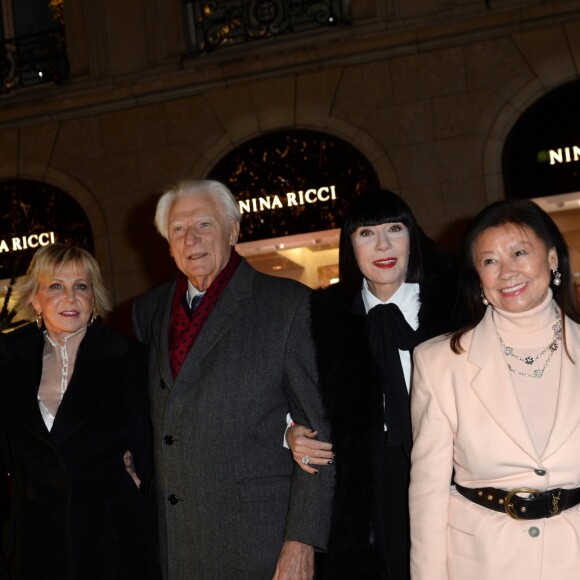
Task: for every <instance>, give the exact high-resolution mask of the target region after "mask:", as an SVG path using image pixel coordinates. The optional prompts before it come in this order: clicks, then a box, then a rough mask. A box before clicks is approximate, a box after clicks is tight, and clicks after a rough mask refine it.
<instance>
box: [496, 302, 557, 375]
mask: <svg viewBox="0 0 580 580" xmlns="http://www.w3.org/2000/svg"><path fill="white" fill-rule="evenodd" d="M552 330H553V331H554V338H552V340H551V341H550V344H549V345H548V346H547V347H546V348H544V349H543V350H542V351H541V352H539V353H538V354H537V355H536V356H523V357H522V356H520V355H519V354H517V353H516V352H514V349H513V347H511V346H509V345H507V344H506V343H505V342H504V341H503V338H502V337H501V335H500V333H499V331H498V330H497V328H496V329H495V331H496V333H497V337H498V338H499V342H500V343H501V346H502V348H503V353H504V354H505V355H506V356H511V357H512V358H515V359H516V360H519V361H520V362H523V363H525V364H526V365H533V364H534V363H535V362H536V361H537V360H538V359H539V358H541V357H542V356H544V355H545V354H546V353H547V352H549V354H548V358H547V359H546V362H545V363H544V366H543V367H542V368H541V369H534V370H533V371H532V372H531V373H526V372H524V371H520V370H518V369H514V368H513V367H512V366H511V365H510V364H509V363H508V368H509V370H510V371H511V372H512V373H514V374H516V375H520V376H522V377H529V378H530V379H541V378H542V376H543V375H544V371H545V370H546V369H547V368H548V365H549V364H550V362H551V360H552V357H553V356H554V353H555V352H556V351H557V350H558V341H559V340H562V320H561V318H560V312H559V311H558V309H556V322H555V323H554V325H553V326H552Z"/></svg>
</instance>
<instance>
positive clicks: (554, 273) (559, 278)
mask: <svg viewBox="0 0 580 580" xmlns="http://www.w3.org/2000/svg"><path fill="white" fill-rule="evenodd" d="M552 276H554V279H553V280H552V282H553V283H554V286H559V285H560V284H561V283H562V274H560V272H558V268H556V269H555V270H552Z"/></svg>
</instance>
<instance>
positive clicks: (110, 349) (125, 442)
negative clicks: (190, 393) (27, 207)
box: [0, 323, 160, 580]
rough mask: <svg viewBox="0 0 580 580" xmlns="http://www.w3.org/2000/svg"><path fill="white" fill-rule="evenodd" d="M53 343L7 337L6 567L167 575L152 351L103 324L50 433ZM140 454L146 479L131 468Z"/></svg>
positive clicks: (83, 579)
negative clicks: (45, 378)
mask: <svg viewBox="0 0 580 580" xmlns="http://www.w3.org/2000/svg"><path fill="white" fill-rule="evenodd" d="M43 347H44V337H43V334H42V332H40V331H39V330H38V329H37V328H36V327H35V326H34V325H28V326H25V327H23V328H21V329H18V330H15V331H13V332H11V333H9V334H4V335H1V336H0V376H1V377H2V382H1V384H0V431H1V432H3V441H2V444H0V451H1V450H3V452H2V455H3V457H2V463H3V464H4V467H5V468H7V469H9V470H10V472H11V473H12V477H11V488H12V489H11V498H10V513H9V514H8V520H7V522H6V524H5V528H6V529H5V533H4V545H3V548H4V549H3V552H4V561H5V565H6V568H7V569H8V572H9V577H10V578H11V579H12V580H73V579H74V580H116V579H119V580H131V579H133V578H134V579H137V578H139V579H140V580H141V579H147V580H154V579H157V578H160V572H159V566H158V555H157V549H156V543H157V531H156V514H155V505H154V499H153V497H152V494H151V492H150V490H151V488H152V485H151V483H152V481H151V480H152V449H151V427H150V420H149V411H148V399H147V382H146V372H147V353H146V349H145V348H144V347H143V346H142V345H140V344H138V343H136V342H133V341H129V340H128V339H126V338H125V337H123V336H121V335H120V334H118V333H117V332H115V331H114V330H112V329H110V328H108V327H106V326H103V325H101V324H99V323H95V324H93V325H92V326H90V327H89V328H88V329H87V332H86V335H85V337H84V338H83V341H82V342H81V344H80V347H79V350H78V354H77V358H76V363H75V369H74V373H73V376H72V377H71V380H70V382H69V385H68V388H67V391H66V393H65V395H64V397H63V400H62V402H61V404H60V407H59V409H58V412H57V414H56V418H55V420H54V424H53V427H52V429H51V431H50V432H49V431H48V429H47V428H46V426H45V424H44V421H43V419H42V416H41V413H40V410H39V406H38V400H37V393H38V387H39V384H40V378H41V373H42V353H43ZM127 450H130V451H131V452H132V454H133V456H134V461H135V467H136V470H137V473H138V475H139V477H140V478H141V481H142V483H141V489H138V488H137V486H136V485H135V484H134V482H133V480H132V479H131V477H130V476H129V475H128V473H127V472H126V470H125V465H124V462H123V456H124V453H125V451H127Z"/></svg>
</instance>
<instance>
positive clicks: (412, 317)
mask: <svg viewBox="0 0 580 580" xmlns="http://www.w3.org/2000/svg"><path fill="white" fill-rule="evenodd" d="M362 299H363V302H364V305H365V311H366V312H368V311H369V310H370V309H371V308H373V307H375V306H378V305H379V304H395V305H397V306H398V307H399V310H400V311H401V312H402V313H403V316H404V317H405V320H406V321H407V323H408V324H409V326H410V327H411V328H412V329H413V330H417V328H418V327H419V307H420V306H421V302H420V301H419V284H416V283H408V282H404V283H403V284H401V286H400V287H399V288H398V289H397V291H396V292H395V293H394V294H393V295H392V296H391V297H390V298H389V299H388V300H387V301H386V302H382V301H381V300H379V299H378V298H377V297H376V296H375V295H374V294H373V293H372V292H371V291H370V289H369V285H368V282H367V280H366V278H363V287H362Z"/></svg>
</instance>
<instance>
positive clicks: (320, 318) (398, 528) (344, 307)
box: [311, 251, 460, 580]
mask: <svg viewBox="0 0 580 580" xmlns="http://www.w3.org/2000/svg"><path fill="white" fill-rule="evenodd" d="M430 266H431V272H432V273H433V274H432V275H430V276H428V277H427V280H426V281H425V282H424V283H422V284H420V292H419V299H420V303H421V305H420V309H419V314H418V319H419V327H418V329H417V332H416V334H417V336H416V340H417V342H421V341H423V340H426V339H428V338H431V337H433V336H436V335H438V334H443V333H445V332H448V331H451V330H453V329H454V328H456V327H457V326H458V324H459V318H460V317H459V316H458V314H457V313H456V312H455V301H456V295H457V289H456V276H455V268H454V263H453V261H452V260H451V259H450V258H449V257H448V256H447V255H446V254H444V253H439V252H438V251H437V253H436V254H431V256H430ZM311 315H312V332H313V336H314V340H315V344H316V351H317V360H318V368H319V374H320V385H321V390H322V396H323V401H324V404H325V407H326V411H327V414H328V418H329V421H330V424H331V431H332V443H333V449H334V453H335V456H336V488H335V494H334V509H333V515H332V526H331V535H330V542H329V552H328V553H327V554H322V555H320V556H317V573H318V576H317V577H318V578H321V579H328V580H340V579H344V580H347V579H348V580H356V579H359V578H360V579H364V580H367V579H369V580H370V579H375V578H389V579H390V580H405V579H406V578H408V577H409V549H410V540H409V516H408V508H407V497H408V492H407V490H408V485H409V472H410V456H409V453H410V449H411V445H412V441H411V440H410V433H411V430H410V421H411V419H410V407H409V399H408V396H407V397H406V400H405V401H403V402H402V403H401V408H399V409H397V410H396V412H397V413H398V414H399V415H400V422H401V424H406V425H407V428H405V429H401V430H400V433H398V434H397V438H398V441H397V444H396V445H387V443H388V442H387V440H386V436H385V433H384V422H385V417H384V410H383V408H384V406H383V382H384V379H383V377H382V373H381V370H380V367H379V364H378V363H377V361H376V360H375V357H374V356H373V350H374V349H373V348H371V345H370V344H369V339H368V328H367V317H366V312H365V308H364V303H363V300H362V295H361V293H360V292H357V293H355V294H353V293H351V292H347V291H345V290H344V289H343V288H342V287H341V285H340V284H337V285H335V286H330V287H328V288H326V289H322V290H317V291H316V292H314V293H313V295H312V299H311ZM389 430H390V431H392V429H391V428H390V429H389ZM377 490H378V491H377ZM393 506H394V507H393ZM385 509H386V510H389V517H388V518H386V519H385V518H379V519H378V520H377V518H376V517H373V516H376V514H377V511H384V510H385ZM371 519H373V520H374V521H375V525H374V526H373V525H372V523H371ZM379 520H380V521H382V522H383V525H381V524H379V523H378V521H379ZM379 527H380V528H381V529H378V528H379ZM379 552H382V554H379ZM379 556H381V557H379ZM384 560H386V561H387V570H385V569H384V566H383V564H382V563H381V562H382V561H384Z"/></svg>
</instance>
